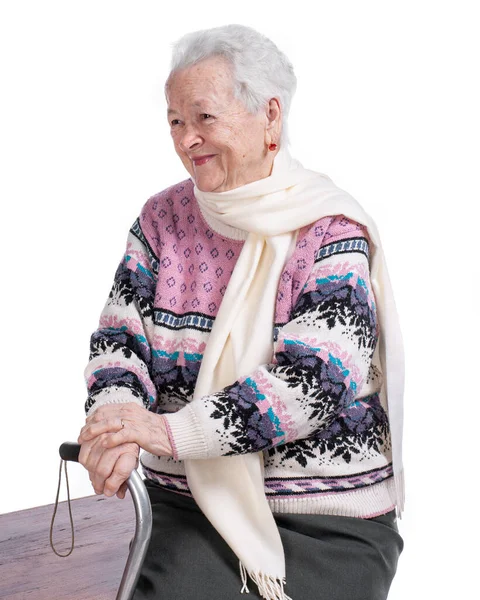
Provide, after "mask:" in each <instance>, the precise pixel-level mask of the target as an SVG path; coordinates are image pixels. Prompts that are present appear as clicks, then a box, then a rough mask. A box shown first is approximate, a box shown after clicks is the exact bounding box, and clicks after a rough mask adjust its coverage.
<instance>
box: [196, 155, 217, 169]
mask: <svg viewBox="0 0 480 600" xmlns="http://www.w3.org/2000/svg"><path fill="white" fill-rule="evenodd" d="M214 156H215V154H205V155H204V156H195V157H192V162H193V164H194V165H195V166H196V167H201V166H202V165H204V164H206V163H207V162H208V161H209V160H210V159H212V158H213V157H214Z"/></svg>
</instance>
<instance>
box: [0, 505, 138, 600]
mask: <svg viewBox="0 0 480 600" xmlns="http://www.w3.org/2000/svg"><path fill="white" fill-rule="evenodd" d="M72 513H73V523H74V527H75V549H74V551H73V553H72V554H71V555H70V556H69V557H67V558H59V557H58V556H56V555H55V554H54V553H53V551H52V549H51V548H50V543H49V530H50V520H51V518H52V514H53V505H52V504H50V505H48V506H41V507H38V508H31V509H29V510H21V511H18V512H13V513H8V514H5V515H0V598H9V599H10V600H73V599H75V600H115V596H116V592H117V589H118V586H119V584H120V579H121V577H122V573H123V568H124V566H125V562H126V559H127V555H128V544H129V542H130V540H131V539H132V537H133V534H134V531H135V509H134V507H133V503H132V500H131V498H130V496H129V495H128V494H127V497H126V498H125V499H124V500H119V499H118V498H105V497H104V496H88V497H87V498H80V499H78V500H72ZM70 535H71V534H70V523H69V518H68V508H67V503H66V502H61V503H60V504H59V508H58V512H57V517H56V523H55V530H54V542H55V547H56V548H57V550H58V551H59V552H61V553H62V554H64V553H65V550H66V549H68V548H69V547H70Z"/></svg>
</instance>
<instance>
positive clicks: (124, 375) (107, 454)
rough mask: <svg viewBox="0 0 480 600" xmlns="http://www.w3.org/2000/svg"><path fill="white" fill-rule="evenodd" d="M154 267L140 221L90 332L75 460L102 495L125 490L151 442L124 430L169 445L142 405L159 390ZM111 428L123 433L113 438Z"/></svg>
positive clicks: (120, 493) (160, 425)
mask: <svg viewBox="0 0 480 600" xmlns="http://www.w3.org/2000/svg"><path fill="white" fill-rule="evenodd" d="M157 273H158V260H157V258H156V256H155V254H154V253H153V251H152V250H151V248H150V246H149V245H148V242H147V240H146V239H145V237H144V235H143V232H142V230H141V227H140V225H139V222H138V221H137V222H136V223H135V224H134V225H133V227H132V229H131V230H130V233H129V236H128V242H127V251H126V253H125V255H124V257H123V259H122V262H121V263H120V266H119V267H118V269H117V272H116V275H115V280H114V284H113V287H112V290H111V292H110V295H109V298H108V301H107V303H106V306H105V308H104V310H103V312H102V315H101V318H100V326H99V329H98V330H97V331H96V332H95V333H94V334H93V335H92V338H91V351H90V362H89V364H88V366H87V368H86V370H85V376H86V380H87V386H88V391H89V397H88V400H87V402H86V404H85V410H86V412H87V415H88V416H87V423H86V425H85V426H84V427H83V428H82V431H81V433H80V436H79V438H78V441H79V443H81V444H82V448H81V452H80V462H81V463H82V464H83V466H85V467H86V469H87V470H88V471H89V475H90V479H91V481H92V485H93V487H94V489H95V491H96V493H105V494H106V495H107V496H111V495H113V494H115V493H117V495H118V496H119V497H121V498H123V497H124V495H125V485H124V481H125V480H126V479H127V478H128V477H129V475H130V473H131V471H132V470H133V469H134V468H135V467H136V466H137V463H138V454H139V449H140V447H147V448H148V442H146V441H145V445H142V441H144V439H143V438H144V437H145V435H143V437H142V436H138V435H136V436H135V439H123V435H122V434H124V433H127V432H128V435H130V436H131V435H132V431H135V432H137V431H138V430H139V431H141V432H142V433H143V434H145V431H148V432H149V433H150V435H151V437H152V438H153V439H154V440H155V443H156V446H155V448H156V450H157V451H158V453H160V452H161V451H163V452H165V453H168V452H170V446H169V444H168V443H167V441H168V438H167V437H166V430H165V423H164V422H163V419H162V417H160V416H159V415H156V414H154V413H150V412H149V411H146V410H145V408H147V407H148V406H149V405H150V404H151V403H152V402H154V400H155V396H156V392H155V386H154V384H153V382H152V380H151V377H150V369H151V349H150V344H149V341H148V340H149V337H150V331H151V330H152V328H153V321H152V316H153V300H154V296H155V289H156V278H157ZM115 432H117V437H119V436H120V437H121V438H122V439H121V440H120V443H117V444H115V445H113V444H110V442H111V441H112V438H113V437H114V436H115ZM127 437H128V436H127ZM165 438H166V439H165ZM162 442H163V445H161V446H159V443H160V444H162Z"/></svg>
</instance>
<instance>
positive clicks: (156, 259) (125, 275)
mask: <svg viewBox="0 0 480 600" xmlns="http://www.w3.org/2000/svg"><path fill="white" fill-rule="evenodd" d="M247 235H248V234H247V233H246V232H244V231H241V230H238V229H234V228H232V227H229V226H226V225H224V224H221V223H219V222H216V221H215V222H214V221H212V220H211V218H210V217H208V218H207V217H206V216H205V215H203V214H202V212H201V211H200V208H199V206H198V203H197V201H196V199H195V197H194V194H193V183H192V181H191V180H186V181H184V182H182V183H180V184H178V185H176V186H172V187H171V188H169V189H167V190H165V191H163V192H161V193H159V194H157V195H156V196H153V197H152V198H150V200H148V202H147V203H146V204H145V206H144V208H143V210H142V212H141V215H140V218H139V219H138V220H137V221H136V222H135V224H134V225H133V227H132V229H131V230H130V234H129V237H128V242H127V250H126V253H125V256H124V258H123V260H122V262H121V264H120V266H119V268H118V270H117V273H116V275H115V280H114V284H113V288H112V290H111V292H110V296H109V298H108V300H107V303H106V306H105V308H104V310H103V313H102V315H101V318H100V325H99V329H98V330H97V331H96V332H95V333H94V334H93V336H92V339H91V354H90V362H89V364H88V366H87V369H86V373H85V374H86V379H87V385H88V390H89V397H88V400H87V403H86V410H87V412H88V411H91V410H93V409H94V408H95V407H97V406H99V405H101V404H105V403H110V402H136V403H138V404H143V405H144V406H145V408H147V409H148V410H151V411H154V412H156V413H159V414H163V415H165V417H166V420H167V424H168V429H169V434H170V437H171V441H172V445H173V448H174V456H173V457H157V456H153V455H151V454H149V453H146V452H144V453H143V454H142V456H141V464H142V468H143V471H144V474H145V476H146V477H147V478H149V479H152V480H154V481H156V482H157V483H158V484H159V485H160V486H162V487H163V488H165V489H167V490H172V491H174V492H178V493H182V494H187V495H189V494H190V491H189V488H188V484H187V480H186V477H185V470H184V465H183V460H184V459H202V458H211V457H216V456H228V455H235V454H243V453H249V452H262V453H263V457H264V466H265V494H266V496H267V499H268V501H269V504H270V507H271V509H272V511H273V512H286V513H323V514H337V515H345V516H352V517H363V518H367V517H371V516H374V515H378V514H382V513H385V512H387V511H389V510H391V509H392V508H393V507H394V501H393V500H392V497H394V494H393V476H392V464H391V447H390V435H389V422H388V415H387V411H386V407H385V406H382V402H381V400H380V396H379V393H378V391H379V389H380V386H381V379H382V375H381V371H380V368H379V360H378V350H377V342H378V335H379V332H378V329H377V321H376V309H375V298H374V295H373V292H372V288H371V285H370V278H369V241H368V236H367V233H366V231H365V229H364V228H363V227H362V226H360V225H359V224H357V223H354V222H352V221H350V220H349V219H347V218H345V217H344V216H342V215H339V216H334V217H326V218H323V219H321V220H319V221H317V222H316V223H313V224H312V225H309V226H307V227H304V228H303V229H301V230H299V231H298V232H297V237H296V240H295V245H294V247H292V249H291V251H290V255H289V258H288V259H287V262H286V264H285V267H284V270H283V272H282V275H281V278H280V282H279V287H278V295H277V300H276V307H275V325H274V327H273V330H272V361H271V363H270V364H264V365H259V366H258V368H257V369H256V370H255V371H254V372H252V373H250V374H249V375H248V376H246V377H242V378H241V379H240V380H238V381H235V382H233V383H232V385H230V386H228V387H227V388H225V389H223V390H221V391H220V392H218V393H215V394H211V395H208V396H204V397H201V398H198V399H196V400H195V401H193V400H192V397H193V391H194V388H195V382H196V379H197V375H198V371H199V368H200V364H201V361H202V356H203V352H204V349H205V346H206V343H207V341H208V338H209V334H210V331H211V329H212V326H213V323H214V321H215V316H216V315H217V312H218V309H219V306H220V303H221V301H222V297H223V295H224V293H225V290H226V287H227V285H228V282H229V279H230V277H231V274H232V272H233V269H234V267H235V263H236V261H237V259H238V256H239V254H240V252H241V250H242V246H243V243H244V241H245V239H246V237H247Z"/></svg>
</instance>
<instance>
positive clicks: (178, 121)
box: [170, 119, 180, 127]
mask: <svg viewBox="0 0 480 600" xmlns="http://www.w3.org/2000/svg"><path fill="white" fill-rule="evenodd" d="M179 123H180V119H172V120H171V121H170V125H171V126H172V127H174V126H175V125H178V124H179Z"/></svg>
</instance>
